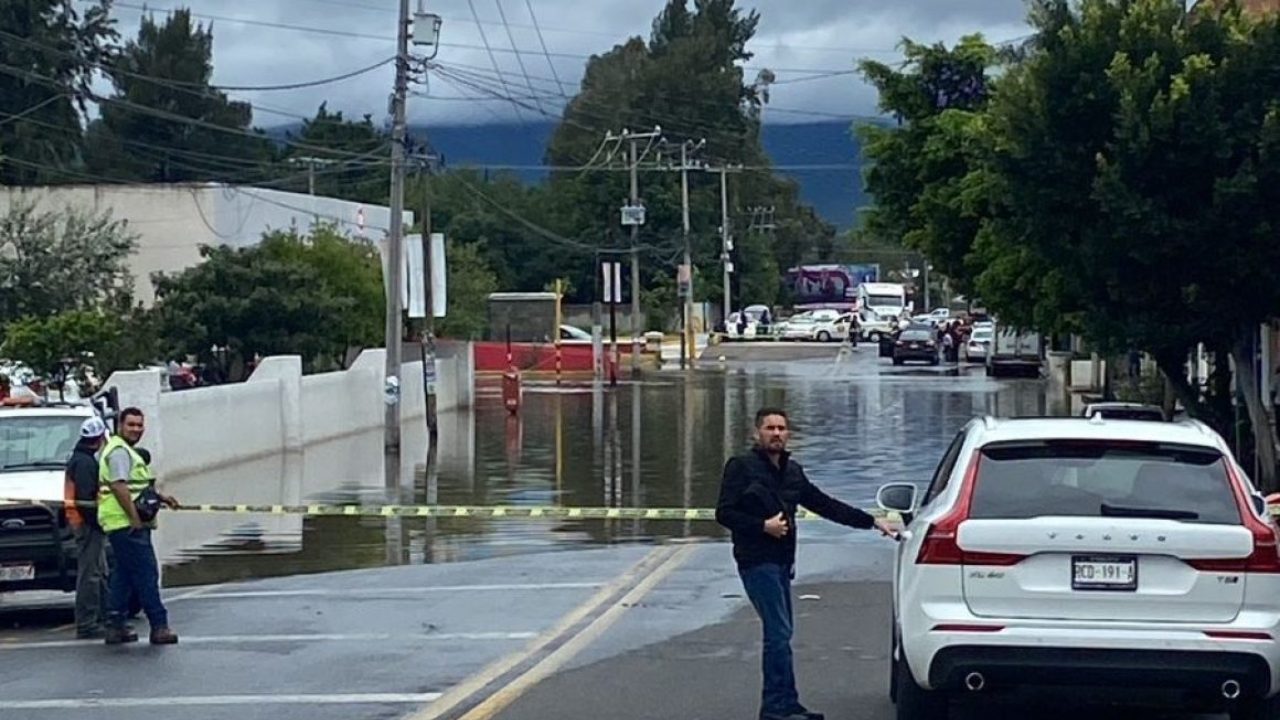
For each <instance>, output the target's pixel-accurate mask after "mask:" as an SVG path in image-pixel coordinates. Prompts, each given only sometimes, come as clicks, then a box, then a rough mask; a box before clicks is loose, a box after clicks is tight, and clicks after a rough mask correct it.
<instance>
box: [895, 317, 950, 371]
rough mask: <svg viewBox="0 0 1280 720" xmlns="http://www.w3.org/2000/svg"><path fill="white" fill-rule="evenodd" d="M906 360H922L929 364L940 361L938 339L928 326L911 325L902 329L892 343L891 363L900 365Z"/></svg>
mask: <svg viewBox="0 0 1280 720" xmlns="http://www.w3.org/2000/svg"><path fill="white" fill-rule="evenodd" d="M908 360H916V361H924V362H927V363H929V364H930V365H937V364H939V363H941V362H942V357H941V356H940V355H939V354H938V340H937V338H936V337H935V336H934V332H933V329H932V328H930V327H927V326H925V327H923V328H922V327H919V326H914V325H913V326H912V327H910V328H908V329H906V330H903V331H902V334H901V335H899V336H898V340H897V342H895V343H894V344H893V364H894V365H901V364H903V363H905V362H907V361H908Z"/></svg>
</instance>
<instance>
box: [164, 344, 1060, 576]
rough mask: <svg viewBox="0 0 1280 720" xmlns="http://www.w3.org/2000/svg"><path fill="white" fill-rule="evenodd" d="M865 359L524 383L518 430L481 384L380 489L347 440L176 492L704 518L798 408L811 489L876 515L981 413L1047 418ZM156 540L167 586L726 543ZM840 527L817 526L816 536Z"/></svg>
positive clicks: (347, 527) (414, 536)
mask: <svg viewBox="0 0 1280 720" xmlns="http://www.w3.org/2000/svg"><path fill="white" fill-rule="evenodd" d="M872 355H873V353H872V352H870V351H867V350H863V351H862V352H861V353H859V354H857V355H855V356H853V357H851V358H843V359H841V360H839V361H836V360H834V352H833V353H832V356H833V357H832V359H822V360H814V361H799V362H789V363H758V364H752V365H741V366H736V367H729V368H728V369H725V370H719V369H713V370H700V371H698V372H696V373H693V374H691V375H688V376H686V375H685V374H683V373H679V372H669V373H659V374H657V375H653V376H649V377H647V378H645V379H644V380H643V381H639V382H634V383H623V384H621V385H620V386H619V387H617V388H608V387H607V386H605V387H602V386H599V385H594V384H593V383H591V382H581V381H577V382H568V381H566V382H564V383H563V384H561V385H559V386H557V385H556V384H555V383H553V382H552V383H531V384H527V385H526V388H525V394H524V405H523V408H522V411H521V413H520V415H519V417H511V416H509V415H508V414H507V413H506V411H505V410H504V409H503V407H502V402H501V397H500V388H499V386H498V385H497V384H487V383H482V385H481V386H480V387H479V388H478V390H477V401H476V407H475V408H474V409H473V410H470V411H466V412H459V413H450V414H446V415H442V416H441V418H440V441H439V444H438V447H437V448H436V450H435V452H434V457H431V458H428V450H427V442H426V439H425V430H424V428H423V427H422V426H421V425H420V424H417V423H413V424H406V426H405V428H404V432H403V436H404V442H405V450H404V463H403V467H402V475H401V477H402V481H401V486H400V487H399V488H394V489H391V490H388V489H386V488H385V487H384V474H383V471H382V451H383V450H382V437H381V434H380V433H367V434H360V435H353V436H350V437H348V438H343V439H340V440H337V441H333V442H330V443H327V444H324V445H320V446H313V447H309V448H306V449H305V451H304V452H303V453H301V456H300V457H273V458H266V459H262V460H259V461H255V462H253V463H247V464H243V465H239V466H236V467H229V468H220V469H218V470H214V471H210V472H209V473H206V474H204V475H201V476H199V477H196V478H188V479H183V480H181V481H180V484H178V485H177V487H176V488H175V489H176V491H177V492H179V493H180V494H181V496H182V499H183V500H184V501H186V502H189V503H203V502H237V503H280V502H284V503H294V502H308V503H311V502H324V503H381V502H384V501H390V502H402V503H427V504H435V503H440V504H447V505H464V504H466V505H574V506H611V507H709V506H711V505H713V504H714V502H715V495H716V492H717V489H718V486H719V481H720V471H721V468H722V467H723V463H724V460H725V458H726V457H727V456H728V455H730V454H732V453H735V452H738V451H740V450H741V449H742V448H744V447H746V446H747V444H748V439H749V437H750V432H751V424H752V418H753V416H754V413H755V411H756V409H757V408H758V407H760V406H762V405H776V406H781V407H784V408H786V409H787V410H788V412H789V413H790V414H791V417H792V424H793V427H794V429H795V432H794V438H793V449H794V450H795V452H796V453H797V455H798V457H799V459H800V460H801V461H802V462H803V463H804V464H805V466H806V468H807V470H808V472H809V475H810V477H811V478H812V479H813V480H814V481H815V482H817V483H818V484H819V485H821V486H822V487H823V488H824V489H826V490H827V491H828V492H831V493H832V494H834V495H836V496H838V497H841V498H843V499H845V500H847V501H849V502H853V503H855V504H860V505H864V506H865V505H870V504H871V501H872V498H873V495H874V492H875V488H876V487H878V486H879V485H880V484H881V483H882V482H885V481H888V480H908V481H917V482H923V481H926V480H927V478H928V477H929V475H930V474H931V472H932V470H933V467H934V465H935V464H936V462H937V459H938V457H939V456H940V454H941V452H942V450H943V449H944V448H945V446H946V444H947V443H948V442H949V440H950V438H951V437H952V436H953V435H954V434H955V432H957V431H958V430H959V429H960V427H961V426H962V425H963V424H964V423H965V422H966V421H968V420H969V419H970V418H972V417H974V416H975V415H981V414H987V413H989V414H994V415H1002V416H1010V415H1038V414H1043V413H1044V412H1045V408H1046V404H1045V396H1044V388H1043V385H1042V384H1040V383H1038V382H1028V381H1000V382H997V381H993V380H989V379H987V378H986V377H983V376H982V375H981V374H980V373H975V374H967V375H966V374H962V375H960V376H946V375H940V374H938V373H935V372H932V371H921V372H910V371H908V372H905V373H894V372H892V371H891V369H890V368H888V367H886V366H885V365H884V364H883V362H884V361H879V360H877V359H876V358H874V357H872ZM166 521H167V522H166V525H165V527H164V528H163V529H162V534H161V538H160V542H161V548H162V554H163V555H164V559H165V561H166V563H167V570H166V579H165V582H166V584H167V585H185V584H203V583H210V582H223V581H227V580H232V579H240V578H248V577H263V576H272V575H284V574H296V573H303V572H319V571H329V570H342V569H351V568H357V567H370V566H376V565H383V564H403V563H424V562H432V563H435V562H451V561H458V560H470V559H477V558H483V557H491V556H496V555H508V554H514V553H522V552H533V551H546V550H551V549H558V548H570V547H580V546H583V545H589V544H602V543H619V542H633V541H649V540H652V539H654V538H669V537H681V536H714V537H719V536H721V534H722V533H721V531H720V529H719V528H718V527H717V526H715V525H714V524H713V523H708V522H686V521H650V522H642V521H632V520H613V521H566V520H537V521H531V520H527V519H525V520H495V519H478V518H442V519H435V518H389V519H383V518H355V517H327V518H299V517H270V516H259V515H207V516H201V515H194V514H180V515H175V516H171V517H168V518H166ZM829 532H842V530H841V529H840V528H836V527H831V526H827V525H826V524H823V523H819V524H814V525H811V526H807V527H806V529H805V533H806V534H807V535H809V536H814V535H821V534H823V533H829Z"/></svg>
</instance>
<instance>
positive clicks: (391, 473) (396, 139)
mask: <svg viewBox="0 0 1280 720" xmlns="http://www.w3.org/2000/svg"><path fill="white" fill-rule="evenodd" d="M408 90H409V0H400V18H399V27H398V29H397V32H396V82H395V93H394V94H393V95H392V99H391V107H392V111H391V115H392V119H391V222H390V228H389V231H388V234H387V283H386V285H387V287H386V290H387V317H386V325H385V327H384V331H385V333H384V334H385V341H386V367H385V374H384V375H383V377H384V387H383V392H384V400H385V401H386V406H387V408H386V415H385V417H384V424H385V427H384V435H383V437H384V440H383V442H384V450H385V453H384V462H385V467H384V473H385V476H386V478H385V479H386V484H387V486H388V487H398V486H399V478H400V365H401V362H400V353H401V350H402V345H403V343H402V338H401V336H402V328H401V322H402V320H401V317H400V315H401V310H402V308H401V304H400V285H401V284H402V283H403V282H404V277H403V275H402V274H401V267H400V265H401V263H402V262H403V257H402V255H403V251H404V175H405V163H404V150H405V147H404V146H405V135H406V129H405V98H406V96H407V95H408Z"/></svg>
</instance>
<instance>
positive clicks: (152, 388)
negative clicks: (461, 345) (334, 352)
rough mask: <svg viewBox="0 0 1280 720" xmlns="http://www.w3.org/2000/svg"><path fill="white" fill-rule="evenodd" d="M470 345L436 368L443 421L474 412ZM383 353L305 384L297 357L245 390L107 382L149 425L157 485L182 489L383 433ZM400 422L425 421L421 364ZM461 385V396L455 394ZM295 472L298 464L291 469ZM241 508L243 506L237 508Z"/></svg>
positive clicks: (266, 363)
mask: <svg viewBox="0 0 1280 720" xmlns="http://www.w3.org/2000/svg"><path fill="white" fill-rule="evenodd" d="M471 357H472V356H471V353H470V349H469V346H467V347H466V348H465V350H464V351H460V352H458V353H457V354H456V355H455V356H454V357H452V358H448V359H444V360H440V361H438V362H439V364H440V365H441V367H442V371H441V373H440V378H439V381H438V383H437V390H438V393H439V394H438V396H437V409H438V411H439V412H441V413H447V412H450V411H453V410H457V409H460V408H465V407H469V406H470V404H471V397H472V393H471V387H470V385H471V383H473V382H474V377H475V373H474V369H473V365H472V363H471ZM384 358H385V354H384V351H383V350H381V349H377V350H366V351H364V352H363V353H361V354H360V356H359V357H357V358H356V360H355V362H353V363H352V364H351V367H350V368H348V369H346V370H342V371H338V372H331V373H323V374H318V375H303V374H302V363H301V360H300V359H299V358H298V357H296V356H278V357H268V358H265V359H264V360H263V361H262V362H261V363H260V364H259V365H258V367H257V369H256V370H255V371H254V374H253V376H252V377H250V378H249V381H248V382H245V383H240V384H229V385H215V386H212V387H205V388H197V389H194V390H184V391H181V392H162V388H161V382H160V374H159V371H158V370H136V371H130V372H118V373H114V374H113V375H112V376H111V377H110V378H108V379H107V383H106V386H107V387H113V386H114V387H116V388H117V389H118V391H119V393H120V404H121V407H127V406H130V405H133V406H137V407H139V408H141V409H142V411H143V412H144V413H145V414H146V416H147V431H146V437H145V439H144V441H143V443H142V444H143V446H145V447H147V448H148V449H149V450H151V453H152V464H153V465H154V466H155V469H156V473H157V475H158V476H159V477H161V478H162V479H164V480H167V481H175V482H181V480H182V479H183V478H187V477H191V476H198V475H201V474H204V473H207V472H208V471H209V470H211V469H214V468H223V467H225V466H227V465H235V464H240V463H252V462H256V461H260V460H264V459H268V458H275V457H277V456H285V461H286V465H289V462H290V461H292V460H294V459H296V458H291V457H288V456H291V455H295V454H298V453H300V452H301V451H302V450H303V448H306V447H310V446H312V445H317V444H322V443H326V442H329V441H332V440H336V439H340V438H343V437H347V436H351V435H358V434H361V433H368V432H371V431H380V430H381V429H382V427H383V423H384V416H385V412H386V405H385V404H384V401H383V381H382V375H383V364H384V362H385V360H384ZM400 380H401V393H400V402H401V404H400V415H401V419H402V421H404V422H411V421H419V420H422V419H423V418H424V417H425V415H426V402H425V398H424V396H423V384H422V363H421V362H420V361H414V362H409V363H404V365H403V366H402V371H401V377H400ZM461 383H465V384H466V385H467V387H465V388H463V387H458V385H459V384H461ZM297 467H298V468H299V469H298V470H297V472H301V470H300V467H301V464H300V463H299V464H298V465H297ZM285 475H286V479H285V484H286V487H285V488H284V489H283V491H284V494H285V496H286V497H290V496H296V495H298V494H299V493H300V492H301V490H300V488H301V485H302V483H303V479H302V478H301V477H296V476H295V472H292V471H291V472H286V473H285ZM242 502H243V501H242Z"/></svg>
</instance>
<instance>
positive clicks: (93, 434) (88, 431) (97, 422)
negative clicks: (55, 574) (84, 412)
mask: <svg viewBox="0 0 1280 720" xmlns="http://www.w3.org/2000/svg"><path fill="white" fill-rule="evenodd" d="M106 434H107V424H106V423H104V422H102V418H99V417H91V418H89V419H88V420H85V421H84V423H82V424H81V425H80V437H82V438H97V437H102V436H103V435H106Z"/></svg>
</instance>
